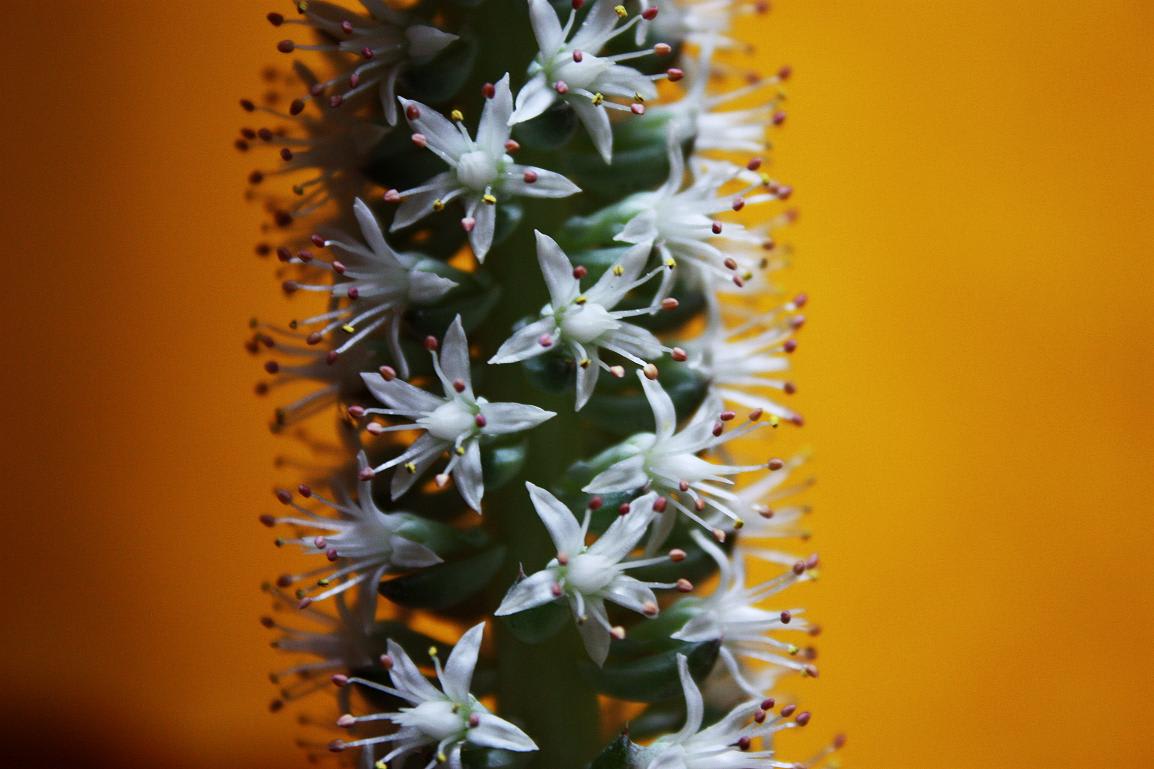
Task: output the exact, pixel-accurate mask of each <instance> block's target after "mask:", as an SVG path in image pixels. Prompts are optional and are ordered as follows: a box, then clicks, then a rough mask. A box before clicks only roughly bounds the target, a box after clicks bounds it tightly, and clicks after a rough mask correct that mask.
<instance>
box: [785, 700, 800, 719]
mask: <svg viewBox="0 0 1154 769" xmlns="http://www.w3.org/2000/svg"><path fill="white" fill-rule="evenodd" d="M796 712H797V705H794V704H792V703H791V704H789V705H786V706H785V707H783V708H782V709H781V717H782V718H789V717H790V716H792V715H793V714H794V713H796Z"/></svg>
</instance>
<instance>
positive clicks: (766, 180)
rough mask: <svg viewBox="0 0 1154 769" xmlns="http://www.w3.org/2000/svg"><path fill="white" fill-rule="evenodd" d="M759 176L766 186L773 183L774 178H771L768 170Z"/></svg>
mask: <svg viewBox="0 0 1154 769" xmlns="http://www.w3.org/2000/svg"><path fill="white" fill-rule="evenodd" d="M757 176H758V178H759V179H761V183H762V184H764V185H765V186H766V187H768V186H769V185H771V184H773V179H770V178H769V174H767V173H766V172H764V171H762V172H761V173H760V174H758V175H757Z"/></svg>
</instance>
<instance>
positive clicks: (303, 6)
mask: <svg viewBox="0 0 1154 769" xmlns="http://www.w3.org/2000/svg"><path fill="white" fill-rule="evenodd" d="M308 9H309V0H298V2H297V10H298V11H300V12H301V13H304V12H305V11H307V10H308Z"/></svg>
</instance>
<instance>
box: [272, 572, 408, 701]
mask: <svg viewBox="0 0 1154 769" xmlns="http://www.w3.org/2000/svg"><path fill="white" fill-rule="evenodd" d="M264 589H265V591H266V592H268V593H269V594H270V595H271V596H272V597H273V606H274V608H275V609H277V610H280V611H283V610H289V609H291V610H292V611H293V615H294V616H295V617H303V618H304V619H306V620H308V624H307V625H306V626H304V627H294V626H289V625H285V624H283V623H281V622H278V621H277V620H276V619H274V618H273V617H272V616H265V617H261V624H262V625H264V626H265V627H266V628H268V629H270V630H274V631H276V632H277V633H278V634H279V635H278V636H277V638H276V639H275V640H274V641H272V646H273V648H275V649H277V650H278V651H282V652H285V653H288V654H293V655H299V654H305V655H308V656H310V657H313V659H312V660H310V661H308V662H301V663H298V664H295V665H293V666H291V667H288V668H282V669H280V670H276V671H274V672H273V673H270V674H269V678H270V679H271V681H272V682H273V683H274V684H275V685H276V686H278V687H280V691H279V696H278V697H277V698H276V699H274V700H273V701H272V702H271V703H270V704H269V709H270V710H272V711H273V712H276V711H278V710H280V709H282V708H283V707H284V706H285V705H286V704H287V703H289V702H293V701H296V700H299V699H301V698H302V697H305V696H307V695H310V694H312V693H314V692H317V691H320V690H321V689H323V688H325V687H326V686H327V684H328V682H329V677H328V676H329V674H332V673H342V672H345V671H348V670H353V669H356V668H361V667H368V666H369V665H372V664H373V662H374V661H375V660H376V659H377V657H378V656H380V654H381V653H382V652H384V651H385V646H384V643H383V641H382V640H381V639H377V638H374V637H373V627H374V608H375V607H376V595H377V586H376V584H374V583H362V584H361V586H360V588H358V590H357V591H356V593H357V599H356V602H355V603H353V604H351V605H350V604H349V603H348V602H347V601H346V600H345V598H346V596H347V595H348V594H347V593H342V594H340V595H338V596H337V597H336V599H335V600H334V601H333V607H334V608H333V610H331V611H323V610H321V609H320V607H319V606H309V607H307V608H305V609H303V610H301V611H297V603H296V601H295V600H293V599H292V598H291V597H290V596H288V595H286V594H284V593H283V592H281V591H280V590H279V589H278V588H276V587H274V586H272V585H265V586H264Z"/></svg>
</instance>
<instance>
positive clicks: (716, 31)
mask: <svg viewBox="0 0 1154 769" xmlns="http://www.w3.org/2000/svg"><path fill="white" fill-rule="evenodd" d="M639 5H640V6H642V7H647V6H649V7H652V6H656V8H658V9H659V10H660V14H659V15H658V16H657V18H656V19H654V22H653V31H654V34H656V35H657V36H658V37H660V39H662V40H670V41H682V42H685V43H690V44H692V45H696V46H699V47H704V46H714V45H716V46H721V47H725V48H733V47H738V46H742V45H745V44H744V43H742V42H740V41H738V40H735V39H733V38H732V37H730V36H729V32H730V28H731V27H732V26H733V21H734V18H735V17H736V16H739V15H745V14H749V13H765V11H766V10H767V9H768V8H769V3H768V2H765V1H764V0H753V1H751V0H639Z"/></svg>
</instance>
